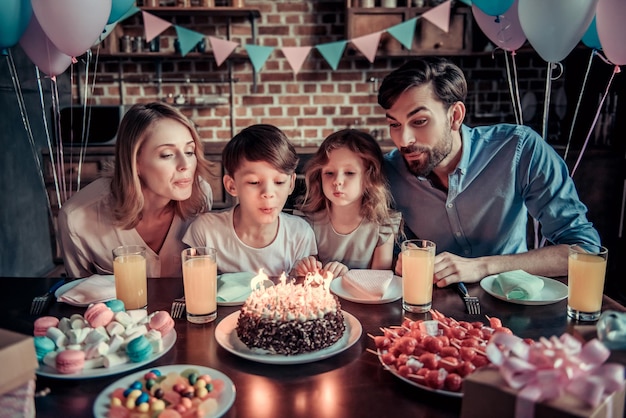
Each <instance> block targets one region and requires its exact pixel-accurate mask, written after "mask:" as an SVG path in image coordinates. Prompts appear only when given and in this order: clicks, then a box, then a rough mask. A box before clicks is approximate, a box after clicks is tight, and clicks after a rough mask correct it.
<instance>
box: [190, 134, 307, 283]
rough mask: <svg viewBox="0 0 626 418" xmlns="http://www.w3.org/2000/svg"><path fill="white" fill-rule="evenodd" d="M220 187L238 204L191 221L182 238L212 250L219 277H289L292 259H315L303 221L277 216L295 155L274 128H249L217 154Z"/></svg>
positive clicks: (287, 190)
mask: <svg viewBox="0 0 626 418" xmlns="http://www.w3.org/2000/svg"><path fill="white" fill-rule="evenodd" d="M222 163H223V164H224V169H225V170H226V174H225V175H224V179H223V180H224V187H225V188H226V191H227V192H228V193H229V194H231V195H232V196H234V197H236V198H237V199H238V201H239V202H238V204H237V205H235V206H234V207H233V208H231V209H228V210H226V211H222V212H211V213H205V214H202V215H200V216H199V217H198V218H196V219H195V220H194V221H193V222H192V224H191V225H190V226H189V229H188V230H187V232H186V233H185V236H184V237H183V242H184V243H185V244H187V245H189V246H191V247H213V248H215V249H217V267H218V271H219V273H237V272H253V273H254V272H257V271H258V270H259V269H260V268H263V270H264V271H265V273H266V274H267V275H269V276H279V275H280V274H282V273H283V272H285V273H287V274H289V273H290V272H291V270H292V269H293V268H294V266H295V264H296V262H297V261H299V260H300V259H302V258H305V257H309V256H311V255H313V256H315V255H317V245H316V243H315V234H314V233H313V229H311V227H310V226H309V225H308V223H307V222H306V221H305V220H304V219H302V218H300V217H297V216H293V215H289V214H286V213H283V212H282V209H283V206H284V205H285V202H286V201H287V198H288V197H289V195H290V194H291V192H292V191H293V189H294V185H295V179H296V174H295V170H296V167H297V165H298V156H297V154H296V151H295V149H294V147H293V145H291V143H290V142H289V140H288V139H287V137H286V136H285V134H284V133H283V132H282V131H281V130H280V129H278V128H276V127H274V126H271V125H253V126H250V127H248V128H246V129H244V130H242V131H241V132H240V133H238V134H237V135H235V136H234V137H233V139H231V140H230V142H229V143H228V144H227V145H226V147H225V148H224V151H223V152H222Z"/></svg>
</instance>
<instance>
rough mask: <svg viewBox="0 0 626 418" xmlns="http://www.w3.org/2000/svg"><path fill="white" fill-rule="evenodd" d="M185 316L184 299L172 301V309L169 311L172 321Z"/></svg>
mask: <svg viewBox="0 0 626 418" xmlns="http://www.w3.org/2000/svg"><path fill="white" fill-rule="evenodd" d="M184 314H185V297H184V296H183V297H182V298H177V299H174V302H172V309H170V316H171V317H172V318H174V319H178V318H182V317H183V315H184Z"/></svg>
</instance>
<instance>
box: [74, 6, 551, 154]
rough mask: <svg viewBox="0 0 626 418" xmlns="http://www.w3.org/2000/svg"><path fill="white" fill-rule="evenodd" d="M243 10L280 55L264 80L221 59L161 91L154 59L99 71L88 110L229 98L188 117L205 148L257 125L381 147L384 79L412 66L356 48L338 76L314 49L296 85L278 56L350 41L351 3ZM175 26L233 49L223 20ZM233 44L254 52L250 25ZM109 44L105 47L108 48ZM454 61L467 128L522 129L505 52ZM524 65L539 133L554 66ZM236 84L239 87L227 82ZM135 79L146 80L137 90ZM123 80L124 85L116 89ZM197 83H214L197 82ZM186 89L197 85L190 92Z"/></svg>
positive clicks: (171, 75)
mask: <svg viewBox="0 0 626 418" xmlns="http://www.w3.org/2000/svg"><path fill="white" fill-rule="evenodd" d="M245 4H246V6H248V7H254V8H258V9H260V11H261V17H260V18H259V19H257V20H256V25H257V38H256V44H257V45H263V46H272V47H275V48H277V49H275V50H274V51H273V52H272V54H271V55H270V58H269V59H268V60H267V62H266V64H265V66H264V67H263V68H262V70H261V71H260V72H259V73H258V74H257V76H256V80H255V79H254V77H253V75H252V73H253V71H252V65H251V63H250V62H249V61H248V60H246V59H243V58H234V59H229V60H228V61H227V62H226V63H224V64H222V65H221V66H220V67H219V68H218V67H217V66H216V64H215V61H214V60H213V58H210V59H206V58H205V59H199V58H190V59H180V60H178V59H176V60H165V61H164V62H163V63H162V67H161V71H162V72H161V77H162V78H163V80H165V81H166V82H163V83H162V84H160V85H159V84H158V83H156V82H153V81H150V80H149V78H151V77H152V78H156V77H157V74H158V73H157V69H158V65H157V62H156V61H155V60H153V59H148V60H145V61H142V60H124V61H122V62H121V63H118V62H116V61H111V60H106V61H104V62H101V63H100V64H99V65H98V68H97V71H96V76H97V79H98V81H97V83H96V85H95V89H94V91H93V94H91V95H89V101H90V102H91V103H94V104H133V103H136V102H143V101H152V100H161V99H165V98H167V97H168V96H169V97H170V99H171V98H174V97H176V96H178V95H183V96H184V97H185V99H186V100H187V102H192V101H194V100H195V98H196V97H214V96H215V95H217V96H221V97H224V98H226V99H227V100H228V101H229V102H230V103H231V104H232V106H231V104H221V105H211V106H185V107H183V110H184V112H185V113H187V114H188V115H189V116H190V117H191V118H192V119H193V120H194V121H195V122H196V124H197V125H198V128H199V131H200V133H201V136H202V137H203V138H204V139H205V140H206V141H223V140H228V139H229V138H230V137H231V136H232V134H233V133H236V132H238V131H239V130H241V129H242V128H244V127H246V126H248V125H250V124H255V123H270V124H274V125H276V126H279V127H280V128H282V129H283V130H284V131H285V132H286V133H287V135H288V136H289V137H290V138H291V139H292V140H293V141H294V142H295V143H296V144H299V145H310V144H316V143H319V141H320V140H322V139H323V138H324V137H325V136H327V135H328V134H330V133H331V132H333V131H334V130H337V129H340V128H345V127H356V128H360V129H366V130H368V131H370V132H372V133H373V134H374V135H375V136H376V137H377V138H378V139H380V140H382V139H388V131H387V128H386V125H385V123H384V122H385V120H384V117H383V112H382V110H381V109H380V108H379V106H378V105H377V103H376V88H377V85H378V83H379V82H380V80H382V77H384V75H385V74H387V73H388V72H389V71H390V70H391V69H393V68H396V67H397V66H398V65H400V64H401V63H402V62H403V61H404V60H405V59H404V58H376V60H375V62H374V63H373V64H370V63H369V62H368V61H367V60H366V59H365V58H364V57H362V56H361V55H360V54H359V53H358V52H355V51H354V50H353V49H352V48H351V47H350V45H348V47H347V49H346V51H345V52H344V56H343V58H342V59H341V61H340V64H339V68H338V69H337V70H336V71H333V70H332V68H330V66H329V65H328V64H327V63H326V61H325V60H324V59H323V57H322V56H321V55H320V54H319V53H318V52H317V51H316V50H315V49H312V50H311V52H310V53H309V56H308V57H307V59H306V61H305V63H304V65H303V67H302V69H301V70H300V72H299V73H298V74H297V75H296V74H294V73H293V71H292V70H291V67H290V66H289V63H288V62H287V60H286V59H285V58H284V56H283V55H282V52H281V51H280V49H279V48H281V47H288V46H289V47H292V46H314V45H318V44H321V43H326V42H332V41H338V40H344V39H346V35H345V13H344V7H345V6H344V1H343V0H334V1H333V0H326V1H323V0H319V1H316V0H307V1H300V0H297V1H296V0H294V1H288V0H282V1H272V2H269V1H262V0H245ZM176 19H177V20H173V22H174V23H176V24H179V25H181V26H183V27H189V28H190V29H193V30H196V31H198V32H201V33H203V34H205V35H207V36H208V35H211V36H216V37H220V38H222V39H226V36H227V32H226V26H225V25H224V24H223V19H222V20H220V19H218V18H207V17H177V18H176ZM128 22H130V23H131V25H130V26H127V29H126V31H127V32H126V33H129V31H130V34H131V35H137V36H141V35H142V34H143V30H142V26H141V22H142V20H141V17H140V15H139V14H138V15H136V16H135V17H133V18H131V20H129V21H128ZM175 36H176V33H175V30H174V29H173V28H170V29H168V31H166V32H165V33H164V34H162V35H161V36H160V45H161V50H168V49H169V50H171V49H173V42H174V38H175ZM231 40H233V41H235V42H238V43H240V44H241V45H243V44H245V43H250V42H251V31H250V25H249V23H248V22H247V21H246V20H245V19H240V20H237V19H235V20H234V21H233V25H232V28H231ZM108 41H109V39H108V38H107V39H106V40H105V41H104V44H106V42H108ZM207 48H208V45H207ZM242 51H243V48H242V47H239V48H237V50H236V51H235V52H242ZM451 58H452V59H453V60H454V61H455V62H457V63H458V64H460V65H461V66H462V68H463V69H464V70H465V71H466V73H467V76H468V81H469V90H470V94H469V97H468V102H467V108H468V112H467V119H466V122H467V123H469V124H474V125H475V124H484V123H492V122H515V117H514V115H513V112H512V105H511V99H510V97H511V96H510V93H509V83H508V78H507V71H506V63H505V60H504V55H503V53H502V51H499V52H497V53H495V54H494V56H493V57H492V55H491V54H489V53H479V54H476V55H472V56H465V57H451ZM516 64H517V72H518V77H519V86H520V90H521V95H524V94H525V93H527V92H529V91H532V92H533V94H534V95H535V97H536V99H537V104H536V112H535V116H534V118H533V119H532V120H529V121H528V122H527V124H530V125H531V126H533V127H535V129H537V130H538V131H539V132H541V117H542V112H543V109H542V104H541V103H542V102H543V95H544V92H545V78H546V77H545V74H546V63H545V62H543V61H542V60H541V59H540V58H539V57H538V56H537V55H536V54H534V53H533V52H532V50H530V51H527V52H521V53H519V54H518V55H517V57H516ZM230 76H232V79H233V80H234V81H233V82H230V81H229V80H230ZM133 77H135V79H134V80H133ZM137 77H142V78H143V79H142V80H141V81H139V82H138V80H137ZM119 78H121V79H122V80H123V81H121V82H120V81H119V80H116V79H119ZM199 78H200V79H204V80H211V81H210V82H206V81H204V82H194V81H193V80H192V79H199ZM78 79H79V77H76V78H75V86H74V89H73V92H74V93H73V96H74V98H73V100H74V102H78V98H77V96H78V95H79V93H78V89H79V83H78ZM187 79H190V82H188V83H187V82H186V80H187ZM167 80H171V81H172V82H168V81H167ZM83 84H84V83H83ZM561 84H562V82H561V81H560V80H556V81H554V82H553V91H556V90H557V89H558V88H559V86H560V85H561ZM80 88H84V87H83V86H81V87H80ZM82 94H83V93H82V90H81V96H82Z"/></svg>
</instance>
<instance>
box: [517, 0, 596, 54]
mask: <svg viewBox="0 0 626 418" xmlns="http://www.w3.org/2000/svg"><path fill="white" fill-rule="evenodd" d="M597 3H598V0H519V5H518V7H519V9H518V12H519V13H518V14H519V20H520V24H521V26H522V30H523V31H524V34H525V35H526V38H527V39H528V42H530V44H531V45H532V46H533V48H535V51H537V53H538V54H539V55H540V56H541V58H543V59H544V60H546V61H548V62H559V61H561V60H563V59H564V58H565V57H567V55H568V54H569V53H570V52H571V51H572V49H574V47H575V46H576V44H578V42H579V41H580V40H581V39H582V37H583V35H584V34H585V32H586V31H587V28H589V25H590V24H591V21H592V20H593V16H594V14H595V11H596V5H597Z"/></svg>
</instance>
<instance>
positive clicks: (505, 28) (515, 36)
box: [472, 0, 526, 51]
mask: <svg viewBox="0 0 626 418" xmlns="http://www.w3.org/2000/svg"><path fill="white" fill-rule="evenodd" d="M517 1H518V0H515V2H513V5H512V6H511V7H510V8H509V9H508V10H507V11H506V12H504V13H503V14H501V15H500V16H491V15H488V14H487V13H485V12H483V11H482V10H481V9H480V8H479V7H477V6H476V5H475V4H473V5H472V14H473V15H474V19H475V20H476V23H478V26H479V27H480V29H481V30H482V31H483V33H484V34H485V35H487V38H489V39H490V40H491V41H492V42H493V43H494V44H496V45H497V46H499V47H500V48H502V49H506V50H507V51H515V50H517V49H518V48H519V47H521V46H522V45H524V42H526V35H524V31H523V30H522V25H520V22H519V15H518V13H517V10H518V9H517Z"/></svg>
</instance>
